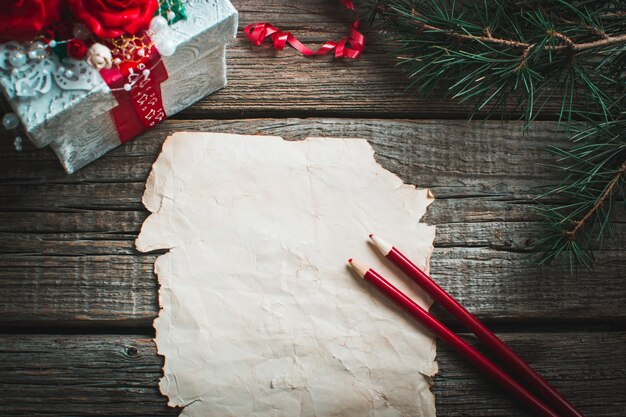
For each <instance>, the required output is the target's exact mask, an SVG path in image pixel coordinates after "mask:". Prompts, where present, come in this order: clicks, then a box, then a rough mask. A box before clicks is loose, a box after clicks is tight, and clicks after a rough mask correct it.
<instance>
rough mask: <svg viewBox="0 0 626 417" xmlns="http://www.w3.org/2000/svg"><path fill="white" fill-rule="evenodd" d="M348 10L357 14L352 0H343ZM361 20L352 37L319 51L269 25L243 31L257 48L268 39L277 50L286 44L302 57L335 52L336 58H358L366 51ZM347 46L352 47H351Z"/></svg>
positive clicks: (323, 47)
mask: <svg viewBox="0 0 626 417" xmlns="http://www.w3.org/2000/svg"><path fill="white" fill-rule="evenodd" d="M341 2H342V3H343V5H344V6H345V7H346V8H347V9H348V10H352V11H355V12H356V6H355V5H354V3H353V2H352V0H341ZM358 29H359V20H358V19H357V20H355V21H354V23H352V28H351V30H350V35H349V36H348V37H345V38H341V39H340V40H339V41H337V42H335V41H328V42H326V43H325V44H324V45H322V46H321V47H320V48H319V49H317V50H315V51H314V50H312V49H310V48H308V47H307V46H305V45H304V44H303V43H302V42H300V41H299V40H298V39H297V38H296V37H295V36H293V35H292V34H291V33H290V32H283V31H281V30H280V29H278V28H276V27H275V26H272V25H271V24H269V23H253V24H251V25H248V26H246V28H245V29H244V30H243V31H244V33H245V34H246V36H247V37H248V39H250V41H251V42H252V44H253V45H255V46H260V45H261V44H262V43H263V42H264V41H265V40H266V39H268V38H269V39H270V40H271V42H272V43H273V46H274V48H275V49H277V50H279V51H282V50H283V49H284V48H285V45H286V44H289V45H291V46H292V47H293V48H295V49H296V50H298V51H299V52H300V53H301V54H302V55H305V56H313V55H324V54H327V53H329V52H330V51H332V50H333V49H334V50H335V58H353V59H355V58H358V57H359V56H361V53H363V49H365V36H363V34H362V33H361V32H359V30H358ZM347 45H350V46H349V47H348V46H347Z"/></svg>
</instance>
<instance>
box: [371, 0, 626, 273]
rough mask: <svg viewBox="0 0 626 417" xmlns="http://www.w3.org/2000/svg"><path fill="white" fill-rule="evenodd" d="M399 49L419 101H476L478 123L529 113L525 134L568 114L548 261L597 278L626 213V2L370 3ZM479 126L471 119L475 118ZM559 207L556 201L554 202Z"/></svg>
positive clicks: (545, 206) (553, 193)
mask: <svg viewBox="0 0 626 417" xmlns="http://www.w3.org/2000/svg"><path fill="white" fill-rule="evenodd" d="M362 3H364V4H363V5H364V6H365V10H366V11H367V13H368V14H369V17H370V20H371V21H374V20H376V21H378V22H380V23H382V28H383V30H384V31H385V32H387V33H390V34H391V35H392V36H393V37H394V39H395V40H396V41H397V42H398V48H397V50H396V51H394V52H395V56H397V57H398V63H399V65H401V66H402V67H404V68H405V69H406V70H407V72H408V74H409V77H410V78H411V79H412V83H411V85H412V86H414V87H415V88H417V90H418V91H419V92H421V93H430V92H432V91H433V90H437V91H444V92H445V94H446V95H447V96H450V97H453V98H455V99H458V100H460V101H461V102H473V103H474V105H475V110H474V114H475V113H477V112H485V111H486V112H487V113H486V117H490V116H491V115H492V114H493V113H494V112H495V111H496V110H498V111H500V110H502V109H504V114H509V115H511V114H514V113H515V110H521V113H522V117H523V119H524V120H525V121H526V127H528V126H529V124H530V123H531V122H532V121H533V120H534V119H535V118H536V117H537V115H538V114H540V113H542V112H543V113H545V112H546V110H545V109H546V105H547V104H548V103H555V102H556V103H560V108H559V109H558V111H557V114H556V117H557V119H558V126H559V128H561V129H563V130H564V131H565V132H566V133H567V134H568V135H570V139H571V142H572V146H570V147H568V148H555V149H551V151H552V152H553V153H554V154H555V155H556V157H557V168H558V169H559V170H560V171H561V172H562V173H563V181H562V183H561V184H559V185H555V186H554V187H553V188H552V189H550V190H549V191H547V192H546V193H544V194H543V195H542V196H540V198H539V201H540V203H541V205H540V212H541V214H542V215H543V217H544V219H546V223H545V225H546V228H547V229H548V232H547V233H544V234H543V237H542V238H541V239H540V240H539V241H538V242H537V244H536V248H535V249H536V250H537V251H538V252H540V253H542V254H543V255H542V257H541V258H540V262H549V261H552V260H554V259H556V258H557V257H561V255H565V258H566V259H569V262H570V265H571V266H572V268H573V266H574V264H576V263H579V264H582V265H585V266H588V267H591V266H592V265H593V262H594V258H593V252H592V248H594V247H597V246H598V245H596V244H594V243H593V242H600V243H601V242H602V239H603V236H604V235H605V234H611V230H612V229H611V226H610V218H611V211H612V208H613V207H614V204H613V203H614V202H615V201H616V200H617V199H620V198H621V200H622V201H623V202H625V203H626V200H625V199H624V198H625V197H624V193H623V192H622V194H621V196H620V191H623V188H624V183H625V182H626V180H625V177H626V100H625V99H624V97H625V96H626V94H625V92H626V2H625V1H624V0H613V1H598V0H581V1H576V2H568V1H565V0H528V1H516V0H510V1H506V0H495V1H484V3H480V2H476V1H467V2H464V1H455V0H362ZM472 116H473V115H472ZM555 201H556V202H555Z"/></svg>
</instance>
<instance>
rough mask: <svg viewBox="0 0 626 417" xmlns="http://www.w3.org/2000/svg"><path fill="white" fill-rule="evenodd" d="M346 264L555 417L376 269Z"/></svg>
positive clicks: (542, 413) (533, 406) (539, 409)
mask: <svg viewBox="0 0 626 417" xmlns="http://www.w3.org/2000/svg"><path fill="white" fill-rule="evenodd" d="M348 263H349V264H350V266H351V267H352V268H353V269H354V270H355V271H356V272H357V273H358V274H359V276H360V277H361V278H363V279H364V280H365V281H367V282H369V283H370V284H372V285H373V286H374V287H375V288H376V289H377V290H379V291H380V292H382V293H383V294H384V295H386V296H387V297H389V298H390V299H391V300H392V301H394V302H395V303H396V304H398V305H399V306H400V307H402V308H404V309H405V310H406V311H408V312H409V313H410V314H411V315H412V316H413V317H414V318H416V319H418V320H419V321H420V323H422V324H423V325H424V326H426V327H427V328H428V329H430V330H431V331H432V332H433V333H435V334H436V335H437V336H438V337H439V338H441V339H442V340H443V341H445V342H447V343H448V344H449V345H450V347H452V348H453V349H454V350H456V351H457V352H458V353H459V354H461V355H463V356H465V357H466V358H467V359H469V360H470V361H471V362H472V363H474V365H476V366H477V367H478V368H480V369H481V370H483V371H484V372H486V373H487V374H488V375H489V376H490V377H492V378H493V379H494V380H495V381H496V382H498V383H499V384H501V385H502V386H503V387H504V388H505V389H507V390H508V391H509V392H510V393H511V394H513V395H514V396H516V397H517V398H518V399H520V400H521V401H522V402H524V403H525V404H526V405H528V407H530V408H531V409H532V410H533V411H534V412H535V413H536V414H537V415H539V416H543V417H559V415H558V414H557V413H555V412H554V411H552V410H551V409H550V408H548V406H546V405H545V404H544V403H542V402H541V401H540V400H539V399H537V397H535V396H534V395H533V394H531V393H530V392H528V391H527V390H526V389H525V388H524V387H522V386H521V385H520V384H518V383H517V382H516V381H515V380H514V379H512V378H511V377H510V376H508V375H507V374H505V373H504V372H503V371H502V370H501V369H500V368H498V367H497V366H496V365H494V364H493V363H492V362H490V361H489V360H488V359H487V358H485V357H484V356H483V355H481V354H480V352H478V351H477V350H476V349H474V348H473V347H471V346H470V345H468V344H467V343H466V342H465V341H464V340H463V339H461V338H460V337H458V336H457V335H456V334H454V333H453V332H452V331H451V330H450V329H448V328H447V327H446V326H444V325H443V324H442V323H441V322H439V321H438V320H437V319H436V318H434V317H433V316H431V315H430V314H429V313H428V312H427V311H426V310H424V309H423V308H422V307H420V306H419V305H417V304H416V303H415V302H414V301H413V300H411V299H410V298H409V297H407V296H406V295H405V294H404V293H403V292H402V291H400V290H399V289H397V288H396V287H394V286H393V285H391V284H390V283H389V282H388V281H387V280H386V279H385V278H383V277H382V276H380V275H379V274H378V273H377V272H376V271H374V270H373V269H371V268H367V267H366V266H364V265H362V264H360V263H358V262H356V261H354V260H352V259H350V260H349V261H348Z"/></svg>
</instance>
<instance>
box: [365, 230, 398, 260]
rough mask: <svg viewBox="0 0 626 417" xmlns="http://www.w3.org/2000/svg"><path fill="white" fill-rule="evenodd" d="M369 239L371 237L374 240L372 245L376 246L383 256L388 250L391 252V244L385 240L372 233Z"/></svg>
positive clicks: (387, 253)
mask: <svg viewBox="0 0 626 417" xmlns="http://www.w3.org/2000/svg"><path fill="white" fill-rule="evenodd" d="M370 239H372V242H374V246H376V249H378V250H379V251H380V253H382V254H383V256H387V255H389V252H391V249H393V246H391V244H389V243H387V242H385V241H384V240H382V239H381V238H379V237H378V236H374V235H373V234H371V235H370Z"/></svg>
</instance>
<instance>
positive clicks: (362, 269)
mask: <svg viewBox="0 0 626 417" xmlns="http://www.w3.org/2000/svg"><path fill="white" fill-rule="evenodd" d="M348 264H349V265H350V267H351V268H352V269H354V271H355V272H356V273H357V274H359V276H360V277H361V278H365V274H366V273H367V271H368V270H369V268H368V267H367V266H365V265H363V264H362V263H361V262H358V261H355V260H354V259H352V258H350V260H349V261H348Z"/></svg>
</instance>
